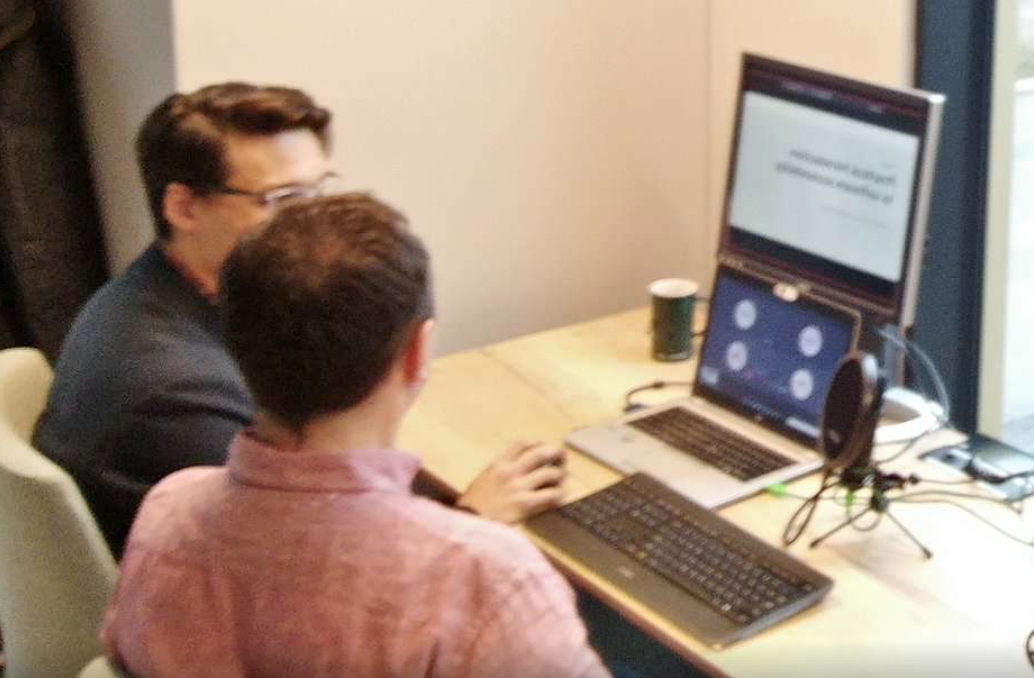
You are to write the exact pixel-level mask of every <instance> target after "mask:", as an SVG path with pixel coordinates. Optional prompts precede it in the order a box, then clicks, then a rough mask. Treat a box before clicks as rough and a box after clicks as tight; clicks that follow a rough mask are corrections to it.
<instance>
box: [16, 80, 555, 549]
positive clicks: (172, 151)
mask: <svg viewBox="0 0 1034 678" xmlns="http://www.w3.org/2000/svg"><path fill="white" fill-rule="evenodd" d="M330 121H331V114H330V112H329V111H328V110H326V109H324V108H322V107H320V106H318V105H317V104H316V103H315V102H314V101H313V100H312V98H311V97H309V96H308V95H307V94H305V93H304V92H301V91H299V90H296V89H290V88H285V87H256V86H253V85H248V84H244V83H226V84H221V85H212V86H209V87H204V88H202V89H200V90H197V91H196V92H193V93H189V94H174V95H172V96H170V97H168V98H167V99H165V101H163V102H162V103H161V104H159V106H158V107H157V108H156V109H155V110H154V111H152V112H151V114H150V115H149V116H148V118H147V119H146V120H145V121H144V124H143V126H142V128H141V130H140V132H139V135H138V137H137V141H136V150H137V160H138V163H139V166H140V171H141V174H142V177H143V183H144V187H145V189H146V192H147V197H148V201H149V204H150V207H151V211H152V214H153V216H154V220H155V228H156V231H157V236H158V237H157V239H156V241H155V242H154V243H153V244H152V245H151V246H150V247H148V248H147V249H146V250H145V251H144V252H143V254H141V255H140V257H138V258H137V259H136V261H134V262H133V263H132V264H131V265H130V266H129V267H128V268H127V269H126V271H124V272H123V273H122V274H120V275H119V276H117V277H115V278H113V279H112V280H111V281H109V282H108V283H107V284H106V285H105V286H104V287H102V288H101V289H100V290H98V291H97V293H96V294H95V295H94V296H93V297H92V298H91V299H90V301H89V302H88V303H87V304H86V305H85V306H84V307H83V309H82V310H81V311H80V313H79V316H78V318H77V319H76V321H75V323H74V324H73V326H72V328H71V330H70V331H69V334H68V336H67V337H66V338H65V343H64V345H63V346H62V350H61V355H60V357H59V359H58V361H57V364H56V365H55V369H54V372H55V373H54V383H53V386H52V388H51V391H50V396H49V399H48V403H47V407H46V410H45V411H44V413H43V415H42V416H41V417H40V420H39V422H37V425H36V431H35V435H34V439H33V442H34V444H35V445H36V447H38V448H39V449H40V450H41V451H43V452H44V453H45V454H47V455H48V456H49V457H51V458H52V459H54V460H55V461H56V462H57V463H59V464H60V465H61V466H63V467H64V468H65V469H67V470H68V471H69V473H70V474H71V475H72V476H73V477H74V478H75V479H76V481H77V482H78V484H79V486H80V488H81V489H82V492H83V495H84V497H85V498H86V501H87V503H88V504H89V506H90V508H91V510H92V511H93V513H94V515H95V517H96V518H97V522H98V523H99V524H100V527H101V530H102V532H103V533H104V536H105V538H106V539H107V541H108V544H109V545H110V546H111V548H112V551H113V552H114V553H115V555H116V557H119V556H120V555H121V553H122V549H123V545H124V542H125V539H126V535H127V534H128V531H129V527H130V525H131V523H132V521H133V517H134V516H135V515H136V511H137V508H138V507H139V505H140V501H141V500H142V498H143V496H144V494H145V493H146V492H147V491H148V490H149V489H150V488H151V486H152V485H154V484H155V483H156V482H157V481H159V480H160V479H162V478H163V477H165V476H166V475H168V474H170V473H172V472H174V471H176V470H179V469H182V468H184V467H187V466H195V465H211V464H221V463H222V462H223V460H224V457H225V451H226V449H227V445H228V444H229V442H230V440H231V439H232V438H233V436H234V435H235V434H236V433H237V432H238V431H240V430H241V429H242V428H244V427H246V426H248V425H250V423H251V418H252V414H253V403H252V400H251V398H250V396H249V394H248V391H247V389H246V387H245V385H244V381H243V378H242V377H241V374H240V372H239V371H238V369H237V366H236V364H235V363H234V361H233V360H232V358H231V357H230V356H229V354H228V353H227V351H226V348H225V346H224V343H223V339H222V336H221V333H220V330H219V321H218V313H217V310H216V307H215V300H216V294H217V292H218V281H219V273H220V270H221V268H222V265H223V263H224V261H225V260H226V258H227V257H228V256H229V254H230V252H231V251H232V250H233V249H234V247H235V246H236V245H237V244H238V243H239V242H240V241H241V239H242V238H244V237H245V236H246V235H248V234H249V233H252V232H253V231H255V230H256V229H259V228H261V227H262V225H264V224H265V223H266V222H267V221H268V220H269V219H270V218H271V217H272V216H273V214H274V213H275V211H276V209H277V207H278V206H280V205H282V204H284V203H287V202H290V201H291V200H292V199H296V198H300V197H313V196H316V195H321V194H324V193H328V192H333V190H334V184H335V179H336V176H335V175H334V173H333V172H332V171H330V167H329V158H328V155H329V151H330ZM256 303H261V300H256ZM345 349H346V347H343V350H345ZM561 454H562V453H561V452H560V451H559V450H555V449H552V448H547V447H545V446H541V445H517V446H515V447H514V448H513V449H511V450H509V451H508V452H507V453H506V454H505V455H503V456H502V457H501V458H500V460H499V461H498V462H497V463H495V464H493V465H492V466H490V467H489V468H488V469H486V470H485V472H483V473H482V474H481V475H480V476H479V477H478V478H477V479H475V481H474V483H473V484H472V485H471V488H470V489H469V490H468V492H467V493H466V494H464V495H463V497H461V498H460V500H459V501H460V505H461V506H464V507H466V508H469V509H471V510H473V511H476V512H479V513H481V514H483V515H485V516H486V517H490V518H494V519H498V520H502V521H504V522H516V521H518V520H520V519H522V518H524V517H525V516H526V514H528V513H530V512H533V511H536V510H540V509H542V508H545V507H548V506H551V505H553V504H555V503H558V502H559V500H560V490H559V489H558V488H557V487H556V486H555V485H554V483H551V484H550V485H549V486H546V487H543V486H535V485H533V484H532V481H531V480H530V479H529V474H530V473H531V471H533V470H534V469H537V468H539V467H540V466H542V465H543V464H556V463H557V462H558V461H560V458H561ZM541 475H542V474H541V473H540V474H538V475H537V476H535V478H541ZM556 475H558V478H556V479H555V480H556V481H557V482H558V481H559V471H558V472H557V474H556Z"/></svg>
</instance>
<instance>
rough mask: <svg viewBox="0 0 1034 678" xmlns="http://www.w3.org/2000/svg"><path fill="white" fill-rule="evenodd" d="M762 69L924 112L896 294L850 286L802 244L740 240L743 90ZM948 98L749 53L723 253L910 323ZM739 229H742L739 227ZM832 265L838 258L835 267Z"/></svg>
mask: <svg viewBox="0 0 1034 678" xmlns="http://www.w3.org/2000/svg"><path fill="white" fill-rule="evenodd" d="M757 68H760V69H764V70H766V71H770V72H774V73H776V74H777V75H779V76H781V77H786V78H790V79H797V80H800V81H801V82H802V83H804V84H807V85H811V86H815V87H820V88H828V89H835V90H837V91H838V92H842V93H844V94H847V95H849V96H857V97H862V98H864V99H868V100H876V101H878V102H880V103H883V104H885V105H888V106H895V107H904V108H908V109H909V110H912V111H916V112H917V113H918V114H919V115H920V117H921V120H922V124H921V130H920V133H919V144H920V147H919V152H918V156H917V166H916V172H915V177H914V179H913V187H912V196H913V198H912V204H911V206H910V210H909V217H908V228H907V233H906V238H907V241H906V247H905V250H904V256H903V261H902V266H901V272H900V278H899V280H898V282H897V283H896V284H895V285H894V290H893V293H892V294H891V295H887V296H877V295H875V294H873V293H872V292H871V290H867V289H864V288H862V287H859V286H857V285H856V286H852V285H851V284H849V283H848V282H847V281H845V280H844V279H843V278H842V277H841V278H838V277H836V276H835V275H829V274H827V273H826V272H824V271H822V270H817V266H818V264H817V263H816V262H829V260H827V259H822V258H821V257H817V256H815V255H810V254H808V253H806V252H803V251H801V250H793V251H792V252H791V253H790V258H789V259H788V258H787V254H786V253H785V252H780V253H778V254H776V253H774V252H773V251H772V250H775V249H782V250H791V249H792V248H789V247H784V246H781V245H779V244H778V243H775V242H774V241H767V242H768V243H770V244H771V247H770V248H769V251H768V252H765V251H759V250H758V249H757V248H753V247H748V246H745V245H743V244H742V238H741V239H740V240H741V242H737V241H736V239H735V236H736V234H735V233H734V227H733V225H732V224H731V223H730V218H729V214H730V211H731V208H732V197H733V190H734V180H735V175H736V159H737V154H738V152H739V141H740V138H739V137H740V134H739V132H740V128H741V125H742V117H743V102H744V94H745V93H746V92H747V91H751V90H748V89H747V85H748V73H749V71H750V69H757ZM943 104H944V97H943V96H942V95H940V94H934V93H930V92H924V91H921V90H915V89H906V88H895V87H888V86H885V85H877V84H873V83H869V82H864V81H861V80H856V79H853V78H847V77H844V76H839V75H835V74H832V73H828V72H824V71H818V70H815V69H812V68H807V67H804V66H800V65H797V64H791V63H787V62H785V61H780V60H776V59H772V58H769V57H764V56H760V55H758V54H752V53H744V54H743V58H742V64H741V70H740V80H739V90H738V95H737V100H736V117H735V121H734V127H733V134H732V139H731V149H730V154H729V163H728V170H727V175H726V183H725V196H724V201H723V207H722V223H721V235H720V237H719V244H718V255H719V257H724V258H725V259H727V260H729V261H734V262H737V263H738V265H740V266H741V267H743V268H751V269H755V270H757V271H759V272H760V273H763V274H767V275H774V276H777V277H780V278H783V279H785V280H788V281H789V282H791V283H793V284H794V285H796V286H797V287H798V288H800V289H809V290H811V291H813V292H814V293H816V294H820V295H822V296H825V297H827V298H829V299H831V300H834V301H836V302H837V303H839V304H843V305H846V306H850V307H852V308H857V309H858V310H859V311H861V312H862V313H864V314H866V316H867V317H870V318H872V319H873V321H875V322H877V323H882V324H892V325H898V326H901V327H903V328H908V327H911V326H912V324H913V323H914V321H915V307H916V300H917V296H918V291H919V277H920V270H921V266H922V256H923V246H924V243H925V238H926V223H927V217H928V214H929V203H930V193H931V190H932V184H933V174H934V165H935V163H936V152H937V141H938V139H939V137H940V125H941V111H942V108H943ZM736 230H737V231H739V232H740V233H744V231H742V229H736ZM747 235H748V236H751V237H754V238H756V239H758V240H764V239H763V238H761V237H760V236H755V235H753V234H749V233H748V234H747ZM835 266H836V265H835V263H834V268H835ZM847 268H848V267H846V266H844V267H841V271H840V273H843V272H847Z"/></svg>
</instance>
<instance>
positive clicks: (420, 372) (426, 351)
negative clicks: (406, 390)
mask: <svg viewBox="0 0 1034 678" xmlns="http://www.w3.org/2000/svg"><path fill="white" fill-rule="evenodd" d="M433 338H434V319H433V318H428V319H427V320H424V321H423V322H421V323H420V325H419V327H417V328H416V331H414V332H413V334H411V335H410V337H409V341H408V342H407V344H406V348H405V350H404V352H403V358H402V360H403V363H402V369H403V374H404V375H405V377H406V382H407V383H410V384H423V383H424V382H425V381H427V377H428V376H430V373H431V359H432V339H433Z"/></svg>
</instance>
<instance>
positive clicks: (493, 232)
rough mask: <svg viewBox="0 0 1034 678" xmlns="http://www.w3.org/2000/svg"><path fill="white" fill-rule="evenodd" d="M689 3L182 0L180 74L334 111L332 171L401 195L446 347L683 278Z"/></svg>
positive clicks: (612, 304)
mask: <svg viewBox="0 0 1034 678" xmlns="http://www.w3.org/2000/svg"><path fill="white" fill-rule="evenodd" d="M259 6H261V7H262V12H260V13H259V14H258V15H256V10H255V8H256V7H259ZM705 10H706V3H705V2H703V0H694V1H691V2H687V1H682V2H651V3H650V11H649V12H645V11H643V7H642V5H641V4H640V3H635V2H612V3H601V2H599V1H598V0H558V1H550V2H523V1H509V0H508V1H505V2H503V1H488V2H486V1H484V0H427V1H422V0H405V1H400V2H396V3H391V4H388V5H386V4H384V3H383V2H380V1H379V0H361V1H360V0H356V1H353V2H335V3H329V2H316V1H310V2H298V1H297V0H290V1H288V0H281V1H279V2H277V1H273V0H268V1H267V2H264V3H261V5H256V4H255V3H250V2H243V1H241V2H227V1H224V2H220V3H207V4H202V3H197V2H190V1H185V2H179V3H176V5H175V25H176V27H177V43H176V46H177V50H176V51H177V71H178V81H179V83H180V85H181V86H183V87H186V88H193V87H195V86H197V85H201V84H203V83H207V82H210V81H213V80H222V79H226V78H245V79H249V80H260V81H268V82H275V81H284V82H294V83H298V84H299V85H301V86H302V87H304V88H306V89H308V90H310V91H311V92H313V93H314V94H315V95H317V97H318V98H319V99H320V100H322V101H323V102H325V103H326V104H327V105H328V106H329V107H330V108H332V109H333V110H334V111H335V115H336V121H335V122H336V124H335V137H336V140H337V147H336V152H335V164H336V166H337V168H338V169H339V170H340V171H341V172H342V174H343V175H344V176H345V177H346V180H347V183H348V185H349V186H352V187H356V188H364V189H365V188H370V189H375V191H376V193H377V194H378V195H379V196H381V197H382V198H384V199H385V200H388V201H389V202H392V203H394V204H396V205H397V206H399V207H400V208H402V209H403V211H405V212H406V213H407V214H408V215H409V217H410V219H411V221H412V223H413V225H414V228H415V229H416V231H417V232H419V233H420V234H421V235H422V236H423V237H424V238H425V240H426V242H427V244H428V246H429V248H430V250H431V252H432V255H433V257H434V262H435V266H436V284H437V291H438V301H439V315H440V324H439V328H440V332H439V341H438V345H439V350H440V351H442V352H449V351H452V350H456V349H460V348H465V347H469V346H473V345H477V344H483V343H486V342H490V341H495V340H499V339H503V338H506V337H510V336H513V335H515V334H521V333H525V332H529V331H532V330H537V329H541V328H545V327H550V326H555V325H560V324H564V323H568V322H571V321H573V320H578V319H585V318H590V317H594V316H597V315H600V314H603V313H608V312H613V311H615V310H618V309H624V308H630V307H633V306H635V305H638V304H640V303H643V302H644V301H645V292H644V288H645V285H646V283H647V282H648V281H649V280H651V279H653V278H656V277H661V276H665V275H676V274H678V275H686V274H689V273H691V272H692V270H693V266H694V264H696V263H697V260H695V258H694V243H695V242H696V241H697V234H698V233H699V230H700V228H701V226H702V221H703V218H704V212H703V205H704V200H703V194H704V187H705V185H706V171H707V165H706V157H705V150H706V146H707V135H706V130H707V122H706V116H707V110H706V108H704V107H703V106H702V105H701V97H700V95H701V93H702V91H701V86H702V83H704V82H706V77H707V49H706V45H707V35H706V26H707V21H706V18H707V15H706V11H705ZM242 15H244V16H246V17H250V19H246V20H245V21H244V24H245V25H242V26H241V30H237V31H234V32H233V33H231V34H225V31H223V30H222V28H221V27H222V26H225V25H230V24H233V23H237V24H240V23H241V19H240V17H241V16H242ZM272 45H275V49H271V48H270V47H269V46H272Z"/></svg>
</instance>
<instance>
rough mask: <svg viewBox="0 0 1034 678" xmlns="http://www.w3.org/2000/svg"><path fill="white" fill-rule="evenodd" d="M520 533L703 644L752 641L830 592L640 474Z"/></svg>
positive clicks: (783, 556) (815, 577)
mask: <svg viewBox="0 0 1034 678" xmlns="http://www.w3.org/2000/svg"><path fill="white" fill-rule="evenodd" d="M526 526H527V528H528V529H529V530H530V531H531V532H533V533H535V534H537V535H539V536H540V537H541V538H543V539H544V540H546V541H547V542H549V543H551V544H553V545H554V546H556V547H558V548H560V549H561V550H563V551H564V552H565V553H568V554H569V555H570V556H571V557H573V558H575V559H576V560H579V561H583V562H584V563H585V566H586V567H588V568H590V569H591V570H592V571H593V572H594V573H596V574H598V575H600V576H601V577H603V578H605V579H607V580H608V581H610V582H611V583H612V584H614V585H615V586H617V587H618V588H620V589H622V590H623V591H624V592H625V593H626V594H627V595H629V596H631V597H632V598H635V599H637V600H639V601H641V602H643V603H644V604H646V605H647V606H648V607H650V608H651V609H653V610H654V611H655V612H658V613H659V614H661V615H662V616H665V617H667V618H669V619H670V620H671V621H673V622H675V623H676V624H678V625H679V626H680V627H681V628H683V629H685V630H686V631H688V632H689V633H690V634H692V635H695V636H697V637H699V638H701V639H702V640H704V641H706V642H708V643H710V644H712V645H718V646H721V645H727V644H729V643H731V642H733V641H735V640H739V639H741V638H744V637H746V636H750V635H753V634H754V633H757V632H758V631H760V630H761V629H764V628H766V627H768V626H771V625H772V624H775V623H777V622H778V621H780V620H782V619H785V618H786V617H789V616H791V615H793V614H795V613H797V612H799V611H801V610H803V609H805V608H806V607H808V606H810V605H812V604H814V603H816V602H818V601H819V600H820V599H821V598H822V597H823V596H825V595H826V593H827V592H828V591H829V589H830V588H832V586H833V582H832V581H831V580H830V579H829V578H827V577H826V576H825V575H823V574H821V573H819V572H817V571H815V570H813V569H812V568H810V567H808V566H807V565H805V564H804V563H802V562H800V561H799V560H797V559H796V558H794V557H792V556H791V555H789V554H788V553H785V552H783V551H780V550H779V549H776V548H774V547H772V546H770V545H768V544H766V543H765V542H763V541H761V540H760V539H758V538H757V537H755V536H753V535H751V534H750V533H748V532H744V531H743V530H741V529H740V528H738V527H736V526H735V525H733V524H732V523H730V522H728V521H727V520H725V519H724V518H722V517H721V516H719V515H717V514H715V513H712V512H711V511H708V510H707V509H705V508H703V507H702V506H700V505H699V504H696V503H695V502H692V501H690V500H689V499H686V498H685V497H683V496H682V495H680V494H678V493H676V492H674V491H673V490H671V489H670V488H668V487H666V486H665V485H663V484H662V483H660V482H659V481H657V480H655V479H654V478H652V477H650V476H648V475H646V474H643V473H636V474H633V475H631V476H628V477H626V478H625V479H623V480H621V481H620V482H618V483H616V484H614V485H611V486H610V487H607V488H605V489H603V490H600V491H599V492H596V493H595V494H592V495H590V496H588V497H585V498H584V499H581V500H580V501H577V502H574V503H572V504H568V505H566V506H563V507H561V508H559V509H556V510H553V511H549V512H547V513H544V514H540V515H539V516H536V517H534V518H532V519H531V520H529V521H528V522H527V523H526Z"/></svg>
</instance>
